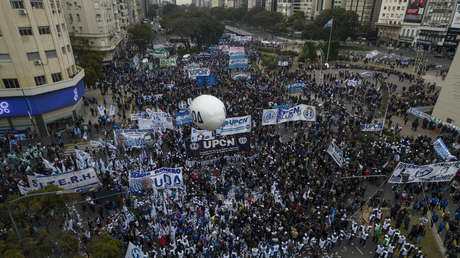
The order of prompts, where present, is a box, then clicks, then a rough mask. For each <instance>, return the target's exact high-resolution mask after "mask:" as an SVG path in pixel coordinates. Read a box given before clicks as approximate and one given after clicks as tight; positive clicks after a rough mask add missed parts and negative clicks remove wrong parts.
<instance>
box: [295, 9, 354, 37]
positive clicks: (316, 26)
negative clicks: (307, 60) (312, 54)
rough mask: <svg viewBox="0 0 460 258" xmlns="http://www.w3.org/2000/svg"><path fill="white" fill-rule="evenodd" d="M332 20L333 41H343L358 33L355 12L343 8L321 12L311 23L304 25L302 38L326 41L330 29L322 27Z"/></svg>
mask: <svg viewBox="0 0 460 258" xmlns="http://www.w3.org/2000/svg"><path fill="white" fill-rule="evenodd" d="M332 18H334V24H333V27H332V30H333V33H332V39H333V40H345V39H347V38H348V37H353V36H354V35H355V34H356V33H357V32H358V31H359V28H360V23H359V21H358V15H357V14H356V13H355V12H352V11H347V10H345V9H343V8H332V9H326V10H324V11H322V12H321V13H320V14H319V15H318V16H317V17H316V18H315V20H314V21H313V22H310V23H308V24H306V25H305V29H304V31H303V38H305V39H314V40H318V39H323V40H328V39H329V33H330V30H331V28H324V25H325V24H326V23H327V22H328V21H329V20H330V19H332Z"/></svg>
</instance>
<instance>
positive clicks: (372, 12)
mask: <svg viewBox="0 0 460 258" xmlns="http://www.w3.org/2000/svg"><path fill="white" fill-rule="evenodd" d="M398 1H399V0H398ZM381 5H382V0H344V1H343V2H342V7H343V8H345V10H347V11H353V12H355V13H356V14H357V15H358V20H359V22H360V23H361V24H363V25H370V26H371V28H374V26H375V24H376V23H377V21H378V19H379V13H380V7H381Z"/></svg>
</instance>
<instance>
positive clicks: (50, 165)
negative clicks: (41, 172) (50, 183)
mask: <svg viewBox="0 0 460 258" xmlns="http://www.w3.org/2000/svg"><path fill="white" fill-rule="evenodd" d="M43 164H44V165H45V167H46V168H47V169H51V170H52V171H53V172H57V168H56V167H55V166H54V165H53V164H52V163H51V162H49V161H48V160H46V159H43Z"/></svg>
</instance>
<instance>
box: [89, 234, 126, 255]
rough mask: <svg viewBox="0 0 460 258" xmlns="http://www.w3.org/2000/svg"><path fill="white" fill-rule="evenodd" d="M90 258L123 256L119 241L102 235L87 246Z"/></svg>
mask: <svg viewBox="0 0 460 258" xmlns="http://www.w3.org/2000/svg"><path fill="white" fill-rule="evenodd" d="M87 249H88V253H89V255H90V257H99V258H118V257H121V256H122V255H123V251H122V248H121V240H116V239H114V238H112V237H111V236H110V235H108V234H106V233H104V234H102V235H100V236H99V237H98V238H97V239H94V240H92V241H91V242H89V243H88V245H87Z"/></svg>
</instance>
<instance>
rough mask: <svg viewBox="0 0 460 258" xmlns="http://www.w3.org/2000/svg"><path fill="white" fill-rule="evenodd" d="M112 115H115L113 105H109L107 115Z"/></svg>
mask: <svg viewBox="0 0 460 258" xmlns="http://www.w3.org/2000/svg"><path fill="white" fill-rule="evenodd" d="M114 115H115V106H114V105H110V110H109V116H114Z"/></svg>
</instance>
